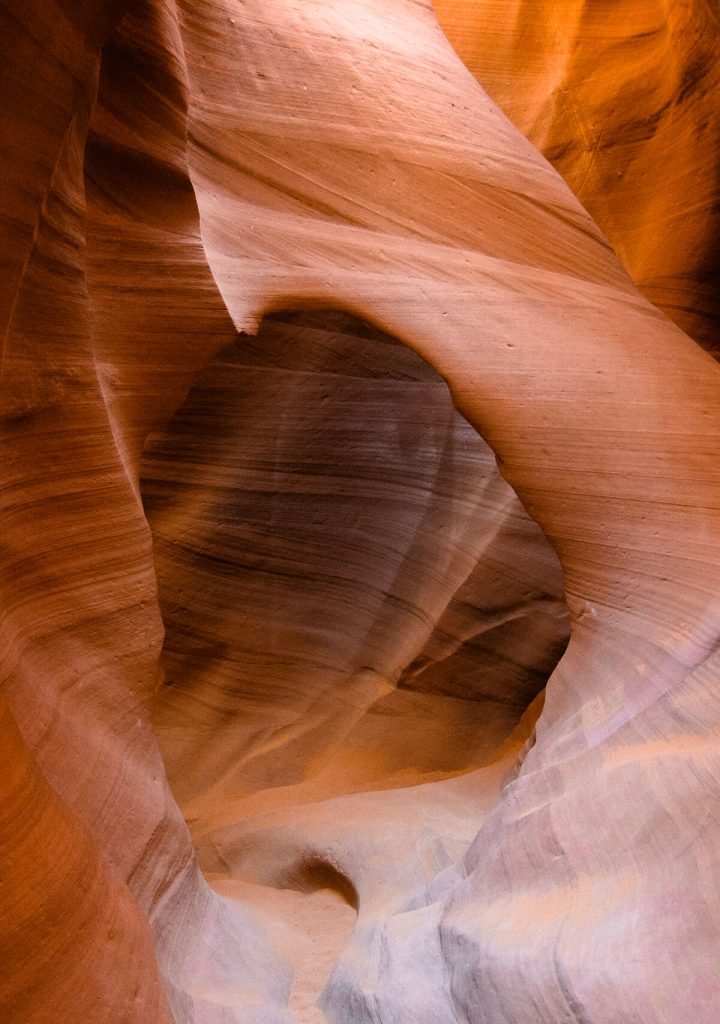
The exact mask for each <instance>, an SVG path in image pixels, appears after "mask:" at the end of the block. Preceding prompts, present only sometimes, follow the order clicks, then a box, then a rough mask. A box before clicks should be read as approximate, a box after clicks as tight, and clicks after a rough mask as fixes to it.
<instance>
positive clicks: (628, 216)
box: [433, 0, 720, 357]
mask: <svg viewBox="0 0 720 1024" xmlns="http://www.w3.org/2000/svg"><path fill="white" fill-rule="evenodd" d="M433 7H434V9H435V12H436V14H437V16H438V20H439V21H440V24H441V25H442V27H443V29H444V30H445V32H446V34H447V36H448V39H449V40H450V42H451V43H452V44H453V46H454V47H455V49H456V50H457V52H458V54H459V55H460V56H461V57H462V59H463V61H464V62H465V64H466V65H467V66H468V67H469V68H470V70H471V71H472V72H473V74H474V75H475V77H476V78H477V79H478V81H479V82H480V84H481V85H482V86H483V87H484V88H485V89H487V91H488V93H489V94H490V96H492V98H493V99H494V100H495V101H496V102H497V103H498V104H499V105H500V107H502V109H503V110H504V111H505V113H506V114H507V115H508V116H509V117H510V119H511V120H512V121H513V123H514V124H516V125H517V126H518V128H519V129H520V131H521V132H522V133H523V134H524V135H526V136H527V137H528V138H529V139H530V140H531V141H532V142H534V143H535V145H536V146H537V147H538V148H539V149H541V150H542V152H543V153H544V154H545V156H546V157H547V158H548V160H550V161H551V163H552V164H553V165H554V166H555V167H557V169H558V170H559V171H560V173H561V174H562V176H563V177H564V178H565V180H566V181H567V182H568V184H569V185H570V187H571V188H572V190H573V192H574V193H575V195H576V196H578V198H579V199H580V200H581V202H582V203H583V204H584V205H585V206H586V207H587V209H588V210H589V211H590V213H591V214H592V216H593V217H594V218H595V220H596V221H597V223H598V224H599V225H600V227H601V228H602V229H603V231H604V232H605V233H606V235H607V237H608V238H609V239H610V241H611V243H612V245H613V247H614V249H615V251H616V252H617V253H618V255H619V256H620V259H621V260H622V261H623V263H624V265H625V266H626V267H627V269H628V271H629V273H630V275H631V277H632V279H633V281H635V283H636V284H637V285H638V287H639V288H640V290H641V291H642V293H643V294H644V295H646V296H647V297H648V298H649V299H650V300H651V302H654V303H655V305H657V306H659V307H660V309H662V310H663V311H664V312H665V313H667V315H668V316H669V317H670V318H671V319H672V320H674V321H675V323H677V324H679V325H680V326H681V327H682V328H683V330H686V331H687V332H688V334H690V335H691V336H692V337H693V338H695V339H696V340H697V341H699V342H700V344H701V345H703V346H704V347H705V348H707V349H708V350H709V351H711V352H712V353H713V354H714V355H715V356H716V357H720V247H719V246H718V243H717V238H718V232H719V231H720V144H719V143H718V138H720V101H719V100H718V95H720V64H719V63H718V60H717V53H718V47H719V46H720V11H719V10H718V6H717V4H716V3H714V2H713V0H689V2H684V3H678V2H675V0H630V2H627V3H622V4H612V3H600V2H597V0H549V2H548V0H510V2H508V0H433Z"/></svg>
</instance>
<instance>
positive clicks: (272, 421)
mask: <svg viewBox="0 0 720 1024" xmlns="http://www.w3.org/2000/svg"><path fill="white" fill-rule="evenodd" d="M141 487H142V496H143V502H144V505H145V509H146V514H147V518H148V521H149V523H150V526H151V528H152V533H153V543H154V559H155V565H156V571H157V578H158V587H159V596H160V605H161V610H162V615H163V619H164V622H165V628H166V640H165V647H164V653H163V671H164V679H163V682H162V683H161V684H160V685H159V687H158V690H157V693H156V696H155V700H154V706H153V709H152V714H153V722H154V726H155V730H156V732H157V735H158V738H159V742H160V746H161V749H162V752H163V756H164V759H165V763H166V766H167V771H168V776H169V780H170V783H171V786H172V788H173V792H174V793H175V795H176V797H177V799H178V802H179V804H180V806H181V808H182V810H183V813H184V814H185V817H186V819H187V821H188V823H189V825H190V828H191V832H192V834H193V839H194V842H195V847H196V850H197V852H198V856H199V860H200V864H201V866H202V868H203V869H204V870H205V872H206V874H207V876H208V878H209V879H210V880H211V882H212V883H213V884H214V885H215V887H216V888H217V889H218V891H220V892H222V893H224V894H226V895H231V896H234V897H236V898H239V899H242V900H243V902H244V903H245V904H246V905H247V906H250V907H251V908H254V910H255V912H257V913H258V914H259V915H260V917H261V918H262V919H263V921H264V923H265V925H266V927H269V929H270V932H271V934H272V935H274V936H275V941H276V944H277V945H278V948H280V949H281V951H283V952H285V953H286V954H287V955H288V956H289V957H290V959H291V960H293V961H294V966H295V971H296V981H295V986H294V989H293V996H292V1000H291V1008H292V1009H293V1011H294V1013H295V1015H296V1017H297V1019H298V1020H300V1021H307V1022H310V1021H314V1020H322V1019H323V1018H322V1016H321V1015H320V1011H319V1010H317V1009H316V1008H315V1007H314V1002H315V999H316V997H317V995H318V994H319V992H320V990H321V988H322V986H323V984H324V983H325V981H326V980H327V977H328V975H329V973H330V970H331V968H332V966H333V963H334V961H335V959H336V957H337V955H338V953H339V952H340V950H341V948H342V946H343V945H344V944H345V942H346V941H347V939H348V937H349V935H350V933H351V932H352V929H353V927H354V925H355V913H356V909H358V908H359V910H360V913H361V915H362V912H363V909H364V906H366V907H367V906H370V907H372V905H373V903H374V901H376V900H377V899H379V900H381V901H382V900H383V899H393V898H395V897H396V895H397V894H395V896H393V895H392V894H390V893H389V890H387V877H388V871H385V872H384V873H383V868H382V864H383V862H384V863H385V865H386V867H387V866H388V865H391V864H392V862H393V860H394V858H395V857H396V855H397V850H398V843H400V844H402V843H403V842H404V843H409V844H412V845H413V846H414V848H415V855H416V857H417V858H418V865H419V866H418V870H419V871H420V872H421V874H422V872H425V873H426V874H427V876H428V877H431V876H432V875H433V873H435V872H436V871H438V870H441V869H442V868H443V867H444V866H446V865H447V864H448V863H450V862H451V861H452V860H454V859H456V858H457V857H458V856H460V855H461V854H462V852H463V846H464V845H465V844H466V843H467V842H469V840H470V838H472V835H473V834H474V832H475V831H476V828H477V820H478V815H482V814H484V813H486V811H487V809H488V807H489V805H490V804H491V803H492V801H493V799H494V796H493V794H495V795H496V793H497V790H498V787H499V786H500V785H501V784H502V781H503V778H504V777H506V774H507V771H508V770H510V769H511V766H512V761H513V760H514V759H515V758H516V757H517V754H518V751H519V749H520V747H521V745H522V741H523V739H524V738H525V736H526V734H527V732H528V729H530V728H531V727H532V718H533V715H534V714H536V712H531V713H530V716H529V718H530V725H529V726H528V725H527V721H528V716H527V715H526V716H525V722H526V725H525V726H520V723H521V719H523V715H525V713H526V711H527V709H528V707H529V706H530V705H531V704H532V703H533V702H534V701H535V702H536V703H535V705H534V706H535V707H537V701H536V698H538V695H539V694H541V692H542V690H543V688H544V685H545V682H546V680H547V678H548V676H549V675H550V673H551V672H552V669H553V668H554V666H555V664H556V663H557V661H558V659H559V658H560V656H561V655H562V652H563V651H564V649H565V646H566V644H567V639H568V633H569V620H568V613H567V608H566V605H565V602H564V599H563V580H562V573H561V569H560V565H559V563H558V560H557V557H556V555H555V553H554V551H553V550H552V548H551V547H550V545H549V543H548V542H547V540H546V538H545V537H544V535H543V534H542V531H541V530H540V528H539V527H538V526H537V524H536V523H535V522H534V521H533V520H532V519H531V518H530V517H529V516H528V515H527V513H526V512H525V511H524V509H523V507H522V506H521V504H520V502H519V500H518V498H517V496H516V495H515V493H514V491H513V490H512V488H511V487H510V486H509V485H508V484H507V483H506V482H505V481H504V480H503V479H502V478H501V477H500V475H499V474H498V471H497V467H496V463H495V458H494V455H493V452H492V450H491V449H490V448H489V446H488V445H487V444H486V443H485V442H484V441H483V439H482V438H481V437H480V436H479V435H478V434H477V432H476V431H475V430H474V428H473V427H471V426H470V425H469V424H468V423H467V421H466V420H465V419H463V417H462V416H461V415H460V414H459V413H458V412H457V411H456V410H455V409H454V407H453V404H452V401H451V396H450V393H449V390H448V388H447V385H446V383H445V381H444V380H443V379H442V378H441V377H440V376H439V375H438V374H437V373H436V372H435V370H433V369H432V368H431V367H430V366H429V365H428V364H427V363H426V362H425V361H424V360H423V359H421V358H420V357H419V356H418V355H417V354H416V353H414V352H413V351H412V350H411V349H410V348H409V347H407V346H406V345H405V344H403V343H401V342H399V341H397V340H396V339H394V338H392V337H390V336H389V335H387V334H385V333H383V332H381V331H380V330H378V329H376V328H374V327H372V326H370V325H369V324H368V323H366V322H364V321H362V320H360V319H358V318H357V317H354V316H352V315H350V314H348V313H346V312H342V311H339V310H329V309H324V310H312V311H307V310H306V311H299V310H295V311H293V310H289V311H285V312H279V313H273V314H271V315H268V316H266V317H265V319H264V320H263V321H262V324H261V326H260V329H259V331H258V333H257V335H255V336H245V335H242V336H240V337H239V338H238V340H237V342H236V343H234V344H232V345H231V346H229V347H228V348H226V349H225V350H224V351H222V352H221V353H220V354H219V355H217V356H216V357H215V358H214V359H213V360H212V361H211V362H210V363H209V365H208V366H207V367H205V369H204V370H203V371H202V372H201V373H200V374H199V376H198V377H197V379H196V380H195V383H194V385H193V387H192V388H191V390H190V392H189V394H188V396H187V398H186V400H185V402H184V403H183V405H182V407H181V408H180V409H179V410H178V411H177V413H176V414H175V415H174V417H173V418H172V420H171V421H170V422H169V423H168V424H167V425H166V426H165V427H164V428H163V429H162V430H159V431H156V432H154V433H153V434H151V435H150V436H149V438H148V440H147V443H146V445H145V451H144V456H143V466H142V481H141ZM523 729H524V731H523ZM513 737H514V738H515V740H513ZM508 750H509V751H510V756H509V758H508V756H507V752H508ZM493 766H496V768H497V766H499V769H498V770H495V768H493ZM500 769H501V770H500ZM348 830H350V831H353V830H354V831H355V832H356V833H363V834H364V835H365V837H366V838H365V841H364V844H357V843H356V842H354V841H353V843H349V844H347V848H348V849H350V848H352V849H353V850H354V853H353V856H352V857H351V858H349V859H348V857H347V856H346V855H345V853H344V852H343V851H344V849H345V846H344V845H343V841H342V836H343V835H344V834H345V835H346V834H347V833H348ZM466 832H467V835H466ZM392 873H393V872H392V870H390V871H389V875H390V876H392ZM390 888H392V886H391V887H390Z"/></svg>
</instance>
